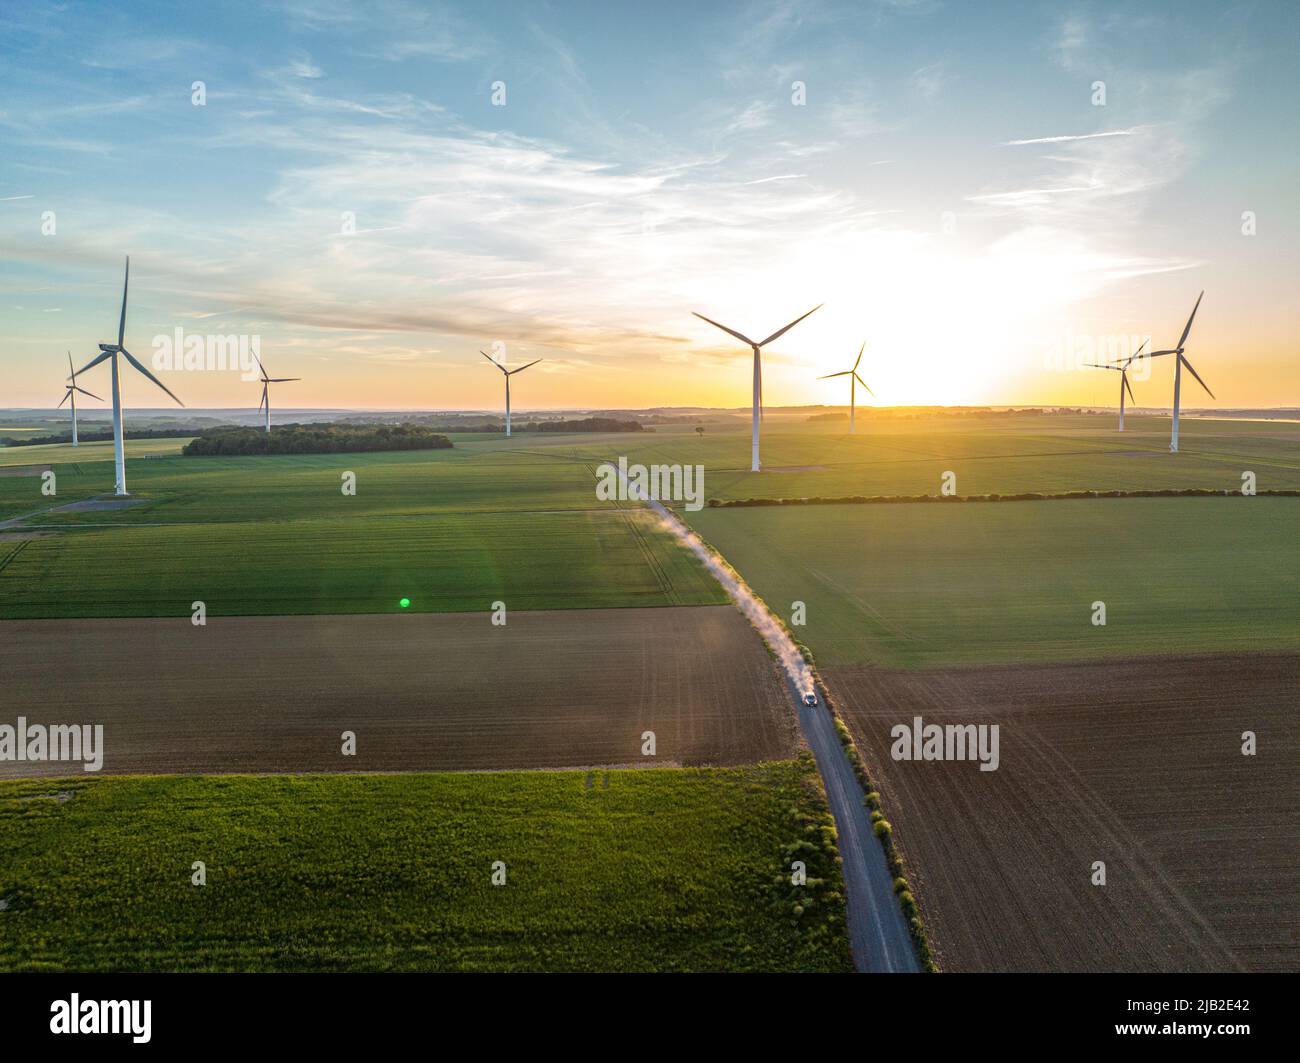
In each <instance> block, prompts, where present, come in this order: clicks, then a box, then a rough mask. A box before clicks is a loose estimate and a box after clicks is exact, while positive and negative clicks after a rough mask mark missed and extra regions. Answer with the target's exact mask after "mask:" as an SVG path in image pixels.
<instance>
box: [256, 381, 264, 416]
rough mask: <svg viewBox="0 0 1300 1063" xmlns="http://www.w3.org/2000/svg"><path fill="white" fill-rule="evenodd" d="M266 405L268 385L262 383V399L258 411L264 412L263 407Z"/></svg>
mask: <svg viewBox="0 0 1300 1063" xmlns="http://www.w3.org/2000/svg"><path fill="white" fill-rule="evenodd" d="M265 405H266V385H265V384H263V385H262V401H261V402H259V403H258V404H257V412H258V413H261V412H262V407H263V406H265Z"/></svg>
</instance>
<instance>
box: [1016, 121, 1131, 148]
mask: <svg viewBox="0 0 1300 1063" xmlns="http://www.w3.org/2000/svg"><path fill="white" fill-rule="evenodd" d="M1140 132H1142V130H1141V128H1140V127H1137V126H1135V127H1134V128H1132V129H1111V130H1108V131H1107V132H1104V133H1066V134H1064V135H1062V136H1057V137H1031V138H1029V139H1028V140H1006V141H1003V143H1002V146H1003V147H1004V148H1010V147H1015V146H1017V145H1019V144H1064V143H1066V142H1068V141H1071V140H1100V139H1102V138H1103V137H1131V136H1133V135H1134V134H1136V133H1140Z"/></svg>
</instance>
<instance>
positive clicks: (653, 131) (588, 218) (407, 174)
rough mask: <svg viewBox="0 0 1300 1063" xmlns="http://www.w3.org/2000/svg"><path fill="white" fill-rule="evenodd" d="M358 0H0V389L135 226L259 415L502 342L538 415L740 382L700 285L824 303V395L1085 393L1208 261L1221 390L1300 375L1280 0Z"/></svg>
mask: <svg viewBox="0 0 1300 1063" xmlns="http://www.w3.org/2000/svg"><path fill="white" fill-rule="evenodd" d="M364 7H365V12H366V14H365V17H364V18H362V16H361V14H360V12H361V10H362V5H359V4H352V3H344V2H338V3H335V2H333V0H328V2H326V0H302V2H298V0H289V2H286V3H281V4H275V3H268V4H224V5H210V6H209V5H174V4H133V3H123V4H120V5H115V6H114V8H113V9H112V10H108V9H106V8H105V7H101V6H100V5H83V4H76V3H66V4H65V3H59V4H49V3H25V2H23V0H16V2H15V0H6V3H5V5H4V7H3V8H0V139H2V140H3V143H4V144H5V151H4V152H3V158H0V249H2V250H3V256H2V258H3V264H0V335H2V336H3V337H4V340H5V342H4V344H3V348H2V349H0V406H27V405H52V404H53V403H54V402H55V401H57V399H58V398H59V397H61V394H62V392H61V378H60V376H59V363H60V359H64V358H65V356H64V354H63V352H64V351H65V350H67V349H69V348H70V349H72V351H73V353H74V355H81V356H83V357H85V356H88V355H89V354H90V353H92V352H93V350H94V344H95V343H96V342H99V341H104V340H108V339H110V338H111V331H112V328H113V325H114V322H115V319H116V313H117V300H118V298H119V292H120V284H121V259H122V256H123V254H124V253H127V252H129V253H130V254H131V255H132V285H133V287H132V301H131V313H130V318H129V323H128V324H129V327H128V346H130V347H132V349H133V350H135V352H136V353H137V355H141V354H145V353H148V352H149V351H150V347H151V342H152V340H153V339H154V337H156V336H159V335H171V334H172V333H173V331H174V329H176V328H178V327H180V328H183V329H185V330H186V331H187V332H190V333H221V334H230V333H242V334H254V335H257V336H259V337H260V341H261V349H262V352H263V355H264V358H265V360H266V362H267V364H268V366H269V367H270V368H271V369H272V371H273V374H274V375H285V376H301V377H303V378H304V381H303V382H302V384H299V385H293V386H292V387H293V388H294V389H296V390H294V391H293V393H292V394H291V393H290V391H289V388H288V386H286V388H283V389H281V392H282V393H281V395H280V396H279V398H278V401H279V402H281V403H283V404H285V405H292V404H296V405H302V406H327V405H355V406H373V407H393V408H404V407H432V406H438V407H479V406H487V405H491V404H493V403H495V402H496V401H498V399H499V396H498V395H497V391H498V390H499V381H498V380H497V379H496V374H495V373H493V372H492V371H491V370H490V368H489V367H487V366H484V365H483V364H482V359H481V358H479V357H478V355H477V354H476V353H475V352H476V351H477V350H478V349H480V348H483V349H493V348H491V347H490V346H489V345H492V344H494V343H499V344H501V345H502V346H500V347H497V348H496V349H497V350H500V351H504V356H505V358H506V359H507V360H508V361H510V362H512V363H521V362H523V361H525V360H528V359H531V358H535V357H543V358H545V361H544V362H543V364H542V365H541V366H539V367H537V369H536V370H533V371H530V375H529V378H528V379H527V380H526V381H525V378H520V380H521V383H525V384H526V386H523V387H521V388H520V389H519V394H517V396H516V400H517V402H518V403H519V404H520V405H522V406H524V407H527V406H530V405H532V406H537V407H548V406H549V407H557V406H567V405H609V406H638V405H657V404H672V405H688V404H702V403H719V404H729V405H742V404H744V403H745V402H746V401H747V387H748V378H747V374H746V370H745V361H744V359H745V356H746V355H747V352H744V351H736V350H735V349H734V347H732V346H730V345H729V344H728V343H727V342H726V340H725V337H723V336H722V335H721V334H720V333H716V332H714V331H713V330H710V329H709V328H708V326H705V325H702V323H700V322H698V321H696V319H694V318H692V317H691V316H690V314H689V311H691V310H699V311H701V312H703V313H705V314H708V315H709V316H710V317H715V318H717V319H719V320H722V321H724V322H726V323H728V324H731V325H733V327H736V328H739V329H740V330H742V331H748V332H751V333H760V334H764V335H765V334H766V333H767V332H770V331H773V330H775V328H777V327H779V326H780V325H781V324H784V323H785V322H786V321H787V320H790V319H792V318H794V317H796V316H798V315H799V314H801V313H803V311H804V310H806V309H808V307H810V306H812V305H814V304H816V303H819V302H823V301H824V302H825V303H826V304H827V305H826V307H825V309H824V310H822V311H820V312H819V313H818V314H817V315H814V317H812V318H810V319H809V321H808V322H807V323H806V324H804V325H801V326H799V329H797V330H794V331H792V332H791V333H790V334H789V336H788V337H787V338H786V340H785V341H783V343H781V344H778V345H776V346H775V347H774V348H773V350H772V351H771V353H770V354H769V355H768V357H767V361H766V362H765V365H766V367H767V368H766V374H767V375H766V393H767V398H768V401H769V402H770V403H772V404H776V405H781V404H786V403H798V402H837V401H843V397H842V396H840V395H839V394H838V393H837V392H836V391H835V389H834V388H833V386H832V385H830V384H827V383H819V382H817V381H816V379H815V377H816V375H817V374H818V373H820V372H829V371H831V370H833V369H838V368H842V366H841V365H840V364H839V363H840V362H847V361H851V360H852V356H853V355H854V354H855V353H856V351H857V347H858V344H859V343H861V342H862V341H863V340H864V339H865V340H867V342H868V351H869V352H870V354H869V357H868V358H867V359H865V360H864V376H865V377H866V379H867V381H868V383H870V384H871V385H872V387H873V390H874V391H875V392H876V395H877V397H878V399H879V401H880V402H882V403H887V404H895V403H898V404H902V403H909V404H910V403H931V402H936V403H983V402H1022V403H1029V402H1111V401H1113V398H1114V397H1113V396H1112V395H1111V394H1110V386H1109V379H1108V378H1109V374H1103V373H1097V372H1095V371H1094V372H1088V371H1084V370H1082V369H1081V368H1080V367H1079V363H1080V362H1081V361H1085V360H1088V359H1087V357H1086V356H1085V355H1086V353H1087V352H1098V353H1102V354H1105V353H1106V351H1105V350H1104V348H1106V347H1107V346H1109V347H1111V348H1112V349H1113V351H1114V353H1126V351H1123V350H1122V348H1123V346H1124V345H1125V344H1127V343H1128V342H1129V341H1130V339H1131V338H1132V337H1138V336H1141V337H1145V336H1146V335H1148V334H1150V335H1151V336H1152V337H1153V339H1154V341H1155V343H1156V345H1157V346H1166V345H1168V344H1169V343H1171V342H1172V341H1173V340H1175V339H1176V338H1177V335H1178V332H1179V331H1180V330H1181V327H1182V322H1183V321H1184V320H1185V318H1186V314H1187V312H1188V311H1189V310H1190V307H1191V304H1192V302H1193V301H1194V299H1195V297H1196V294H1197V292H1199V291H1200V290H1201V289H1202V288H1205V289H1207V290H1208V294H1207V296H1206V301H1205V303H1204V305H1203V307H1202V310H1201V312H1200V315H1199V316H1198V319H1197V327H1196V331H1195V332H1194V334H1193V339H1192V345H1191V346H1190V347H1189V353H1190V354H1191V355H1192V356H1193V360H1194V361H1195V362H1196V364H1197V367H1198V369H1199V370H1201V372H1202V375H1203V376H1205V377H1206V379H1207V380H1208V381H1209V382H1210V383H1211V386H1212V387H1214V388H1215V391H1216V394H1217V395H1218V397H1219V399H1220V400H1221V402H1220V404H1222V405H1280V404H1286V403H1290V404H1295V403H1300V371H1298V370H1297V366H1296V362H1297V359H1296V356H1295V354H1294V348H1293V347H1292V346H1291V336H1290V331H1291V327H1292V322H1293V319H1294V311H1293V310H1292V305H1293V304H1294V300H1295V294H1296V282H1297V280H1298V279H1300V270H1298V269H1297V255H1298V253H1297V251H1296V250H1295V248H1296V247H1297V239H1296V238H1297V235H1300V234H1297V231H1296V229H1297V225H1296V221H1297V219H1296V205H1295V203H1296V194H1295V189H1296V186H1297V178H1300V165H1298V162H1297V152H1298V150H1300V149H1298V148H1297V145H1298V144H1300V137H1298V136H1297V133H1298V132H1300V131H1298V130H1297V128H1296V126H1297V120H1296V104H1297V101H1298V100H1300V93H1298V92H1297V87H1298V78H1297V75H1296V72H1295V55H1296V54H1297V45H1300V34H1297V27H1298V26H1300V14H1297V7H1296V5H1293V4H1289V3H1280V2H1278V3H1246V4H1237V5H1220V4H1198V3H1190V4H1189V3H1183V4H1169V5H1158V4H1141V5H1139V4H1100V3H1098V4H1089V3H1082V4H1040V5H1035V4H1021V3H1016V4H1010V3H1008V4H978V5H976V4H964V3H963V4H959V3H946V4H945V3H937V2H934V3H931V2H925V0H918V2H914V3H908V2H901V0H900V2H894V3H887V2H878V3H818V2H798V3H791V2H776V3H752V4H700V3H694V4H680V3H659V4H654V5H647V4H610V3H603V4H601V3H565V4H549V5H545V4H536V3H531V4H473V5H470V4H465V5H437V4H416V3H395V2H392V0H383V2H380V3H378V4H369V5H364ZM195 81H202V82H204V83H205V86H206V104H205V105H204V106H201V107H196V106H193V104H192V98H191V97H192V91H191V86H192V84H193V83H194V82H195ZM1098 81H1102V82H1104V83H1105V95H1106V99H1105V105H1104V106H1097V105H1096V104H1095V99H1096V91H1095V90H1094V88H1093V85H1094V83H1096V82H1098ZM497 82H503V83H504V85H505V105H504V106H494V105H493V103H492V97H493V91H494V88H493V87H494V83H497ZM796 82H801V83H803V85H804V86H805V90H804V91H805V96H804V99H805V102H804V103H803V104H802V105H798V104H797V103H796V88H795V83H796ZM1245 211H1253V212H1255V215H1256V219H1257V221H1256V224H1257V232H1256V235H1254V236H1245V235H1243V234H1242V231H1241V228H1242V214H1243V212H1245ZM46 212H53V215H54V220H55V226H56V231H55V232H54V233H53V234H44V233H42V219H43V217H45V216H46ZM345 214H350V215H352V216H353V217H354V218H355V230H356V231H355V232H351V233H344V232H343V231H342V229H343V227H344V221H343V219H344V215H345ZM711 333H712V334H711ZM476 363H477V364H476ZM1162 372H1163V367H1157V368H1156V369H1155V374H1156V378H1155V379H1153V380H1152V381H1151V382H1149V383H1144V384H1140V385H1139V386H1140V387H1142V388H1143V393H1142V394H1140V395H1139V402H1140V403H1142V404H1151V405H1156V404H1167V403H1168V401H1169V397H1168V395H1167V394H1166V391H1167V390H1168V387H1167V386H1166V385H1167V381H1164V380H1163V378H1162V377H1161V376H1160V374H1161V373H1162ZM1166 375H1167V374H1166ZM1098 378H1103V379H1098ZM88 386H92V389H93V385H91V384H90V382H88ZM169 386H172V387H173V390H176V391H177V392H178V393H182V394H183V397H184V398H185V399H186V401H187V403H188V404H189V405H192V406H229V405H239V404H243V403H245V402H246V401H247V400H248V397H249V395H250V394H251V395H253V396H255V395H256V394H258V392H257V389H253V390H252V391H251V392H250V391H249V385H248V384H246V383H244V382H242V381H239V380H238V378H237V377H233V376H231V375H229V374H226V375H222V374H217V373H206V374H204V373H197V372H190V373H187V374H183V375H182V374H178V376H177V378H176V379H174V380H171V381H169ZM146 388H147V385H138V386H137V385H136V384H134V383H132V385H131V387H130V390H129V392H128V395H127V402H128V404H140V405H149V406H153V405H157V404H158V403H157V401H156V396H154V395H149V394H148V393H147V391H146V390H145V389H146ZM1202 399H1203V400H1205V402H1206V404H1207V405H1208V404H1211V403H1209V400H1208V397H1207V396H1204V395H1201V396H1198V397H1197V399H1196V400H1194V401H1196V402H1197V403H1198V404H1199V402H1200V400H1202Z"/></svg>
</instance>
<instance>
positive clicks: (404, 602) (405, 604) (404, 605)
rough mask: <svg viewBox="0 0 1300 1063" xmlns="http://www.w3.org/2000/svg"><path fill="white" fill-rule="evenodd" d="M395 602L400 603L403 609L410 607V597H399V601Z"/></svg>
mask: <svg viewBox="0 0 1300 1063" xmlns="http://www.w3.org/2000/svg"><path fill="white" fill-rule="evenodd" d="M397 604H398V605H400V606H401V607H402V608H403V609H409V608H411V599H410V598H403V599H401V601H399V602H398V603H397Z"/></svg>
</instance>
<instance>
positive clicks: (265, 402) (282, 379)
mask: <svg viewBox="0 0 1300 1063" xmlns="http://www.w3.org/2000/svg"><path fill="white" fill-rule="evenodd" d="M253 358H254V359H256V361H257V368H258V371H259V372H260V373H261V374H262V401H261V402H260V403H258V405H257V409H258V412H259V413H260V412H261V410H262V407H263V406H265V407H266V432H267V435H270V433H271V392H270V386H271V385H272V384H288V383H289V382H290V381H293V380H301V379H302V377H300V376H267V375H266V366H264V365H263V364H262V359H260V358H258V357H257V355H253Z"/></svg>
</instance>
